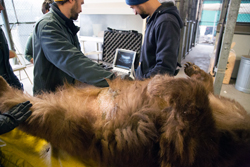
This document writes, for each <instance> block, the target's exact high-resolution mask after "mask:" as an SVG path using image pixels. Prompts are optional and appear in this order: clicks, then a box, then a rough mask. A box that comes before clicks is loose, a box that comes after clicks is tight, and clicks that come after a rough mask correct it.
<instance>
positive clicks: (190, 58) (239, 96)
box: [16, 44, 250, 113]
mask: <svg viewBox="0 0 250 167" xmlns="http://www.w3.org/2000/svg"><path fill="white" fill-rule="evenodd" d="M213 49H214V46H213V45H208V44H198V45H196V46H195V47H193V48H192V50H191V51H190V52H189V54H188V55H187V56H186V58H185V59H183V60H182V64H185V62H192V63H195V64H196V65H198V66H199V67H200V68H201V69H203V70H204V71H208V68H209V64H210V55H211V54H212V52H213ZM26 71H27V73H28V75H29V77H30V78H31V80H32V82H33V65H28V66H27V68H26ZM18 74H19V73H18V72H16V75H18ZM177 77H187V76H186V75H185V73H184V70H183V68H181V69H180V72H179V73H178V75H177ZM21 82H22V83H23V84H24V90H25V92H27V93H28V94H30V95H33V93H32V89H33V85H32V84H31V83H30V81H29V80H28V78H27V76H26V74H25V73H24V72H21ZM220 95H221V96H224V97H228V98H231V99H234V100H236V101H238V102H239V103H240V104H241V105H242V106H243V107H244V108H245V109H246V110H247V112H248V113H250V94H247V93H244V92H240V91H238V90H237V89H235V84H234V83H232V84H231V83H230V84H228V85H227V84H223V85H222V89H221V93H220Z"/></svg>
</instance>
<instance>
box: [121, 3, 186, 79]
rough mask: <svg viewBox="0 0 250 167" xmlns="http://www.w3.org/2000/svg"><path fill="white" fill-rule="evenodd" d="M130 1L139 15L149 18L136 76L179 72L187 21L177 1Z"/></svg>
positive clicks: (140, 77)
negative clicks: (177, 5)
mask: <svg viewBox="0 0 250 167" xmlns="http://www.w3.org/2000/svg"><path fill="white" fill-rule="evenodd" d="M126 3H127V4H128V5H129V6H130V8H132V9H133V10H134V13H135V14H136V15H137V14H139V15H140V16H141V17H142V19H145V18H147V25H146V31H145V36H144V42H143V46H142V49H141V55H140V62H139V66H138V68H137V69H136V78H137V79H140V80H143V79H145V78H150V77H152V76H154V75H156V74H165V73H167V74H169V75H175V70H176V67H177V59H178V50H179V43H180V29H181V28H182V27H183V23H182V20H181V18H180V15H179V12H178V10H177V8H176V7H175V6H174V3H173V2H172V1H171V2H163V3H162V4H161V3H160V2H159V1H158V0H126Z"/></svg>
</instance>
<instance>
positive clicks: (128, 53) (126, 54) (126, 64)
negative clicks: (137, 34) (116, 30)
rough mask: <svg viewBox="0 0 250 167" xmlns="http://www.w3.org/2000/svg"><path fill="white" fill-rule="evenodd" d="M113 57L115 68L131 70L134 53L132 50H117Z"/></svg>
mask: <svg viewBox="0 0 250 167" xmlns="http://www.w3.org/2000/svg"><path fill="white" fill-rule="evenodd" d="M115 56H116V57H115V62H114V66H115V67H121V68H125V69H131V67H132V64H133V63H134V59H135V56H136V52H135V51H132V50H124V49H117V51H116V55H115Z"/></svg>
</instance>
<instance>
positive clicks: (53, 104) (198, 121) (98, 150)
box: [0, 63, 250, 167]
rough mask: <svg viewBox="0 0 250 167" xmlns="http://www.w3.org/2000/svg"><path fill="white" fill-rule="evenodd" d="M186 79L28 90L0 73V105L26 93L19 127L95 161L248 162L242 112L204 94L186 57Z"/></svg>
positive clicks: (204, 77) (231, 166)
mask: <svg viewBox="0 0 250 167" xmlns="http://www.w3.org/2000/svg"><path fill="white" fill-rule="evenodd" d="M185 72H186V74H187V75H188V76H190V78H188V79H186V78H176V79H175V78H172V77H169V76H167V75H156V76H155V77H153V78H151V79H148V80H145V81H126V80H121V79H116V80H114V81H109V84H110V87H109V88H97V87H94V86H84V87H76V86H70V85H67V84H66V85H65V86H64V87H61V88H58V90H57V91H56V92H55V93H42V94H40V95H38V96H37V97H32V96H30V95H28V94H25V93H22V92H21V91H18V90H16V89H13V88H11V87H10V86H9V85H8V84H7V83H6V82H5V81H4V79H3V78H2V77H1V78H0V111H1V112H2V113H4V112H6V111H8V110H9V109H10V108H11V107H13V106H14V105H16V104H18V103H21V102H24V101H27V100H29V101H30V102H31V103H32V104H33V106H32V108H31V110H32V115H31V117H30V118H28V119H27V120H26V121H25V122H24V123H22V124H21V125H20V126H19V128H20V129H21V130H23V131H25V132H26V133H28V134H31V135H34V136H37V137H40V138H43V139H46V140H47V141H48V142H50V143H51V145H52V146H53V147H55V148H57V149H61V150H64V151H66V152H68V153H69V154H71V155H73V156H76V157H78V158H80V159H81V160H82V161H83V162H84V161H85V160H87V159H92V160H94V161H95V162H97V166H101V167H118V166H119V167H157V166H159V167H160V166H161V167H212V166H214V167H225V166H226V167H238V166H249V165H250V158H249V157H250V116H249V115H248V114H247V112H246V111H245V110H244V108H243V107H242V106H241V105H240V104H239V103H237V102H235V101H233V100H230V99H227V98H223V97H219V96H215V95H213V93H212V90H213V88H212V86H211V84H213V83H212V82H211V79H210V78H211V76H209V75H208V74H207V73H205V72H204V71H202V70H201V69H199V67H197V66H195V65H194V64H191V63H188V64H187V65H186V68H185Z"/></svg>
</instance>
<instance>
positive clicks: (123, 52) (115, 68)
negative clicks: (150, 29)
mask: <svg viewBox="0 0 250 167" xmlns="http://www.w3.org/2000/svg"><path fill="white" fill-rule="evenodd" d="M135 58H136V52H135V51H132V50H127V49H116V52H115V56H114V61H113V64H110V65H107V64H106V65H105V66H104V68H105V69H107V70H111V69H112V72H114V73H116V74H117V75H118V76H119V75H128V76H129V77H130V78H132V79H135V69H134V62H135Z"/></svg>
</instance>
